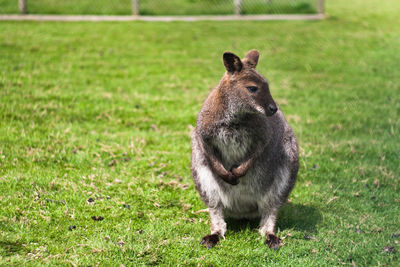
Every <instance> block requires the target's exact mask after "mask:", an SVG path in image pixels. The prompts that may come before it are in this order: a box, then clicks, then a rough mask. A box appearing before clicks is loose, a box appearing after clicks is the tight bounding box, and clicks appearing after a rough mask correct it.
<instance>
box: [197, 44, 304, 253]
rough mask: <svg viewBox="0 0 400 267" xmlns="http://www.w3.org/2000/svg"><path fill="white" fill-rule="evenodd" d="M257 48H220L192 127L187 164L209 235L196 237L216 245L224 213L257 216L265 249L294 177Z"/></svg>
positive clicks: (291, 142)
mask: <svg viewBox="0 0 400 267" xmlns="http://www.w3.org/2000/svg"><path fill="white" fill-rule="evenodd" d="M258 58H259V52H258V51H256V50H252V51H249V52H248V53H247V55H246V57H245V58H244V59H243V60H241V59H240V58H239V57H238V56H236V55H235V54H233V53H230V52H226V53H224V55H223V62H224V65H225V68H226V73H225V75H224V76H223V77H222V79H221V81H220V83H219V85H218V86H217V87H216V88H215V89H213V90H212V91H211V92H210V94H209V96H208V97H207V99H206V100H205V102H204V104H203V107H202V109H201V111H200V113H199V114H198V116H197V122H196V128H195V130H194V131H193V133H192V161H191V171H192V176H193V180H194V183H195V185H196V189H197V190H198V191H199V193H200V196H201V198H202V200H203V201H204V203H205V204H206V205H207V206H208V208H209V213H210V217H211V234H210V235H206V236H204V237H203V238H202V240H201V244H204V245H205V246H207V247H208V248H211V247H213V246H215V245H216V244H217V243H218V242H219V240H220V237H224V235H225V232H226V222H225V220H224V218H225V217H230V218H249V219H251V218H256V217H261V222H260V229H259V232H260V234H261V235H262V236H263V237H265V238H266V241H265V243H266V244H267V245H268V246H269V247H270V248H272V249H277V248H279V247H280V246H281V239H280V238H279V237H277V236H276V235H275V234H274V231H275V223H276V217H277V213H278V210H279V208H280V207H281V206H282V205H283V204H284V203H285V202H286V200H287V198H288V196H289V193H290V191H291V190H292V189H293V187H294V184H295V182H296V176H297V171H298V168H299V164H298V146H297V140H296V137H295V135H294V133H293V131H292V129H291V128H290V127H289V125H288V123H287V122H286V120H285V118H284V116H283V113H282V111H281V110H280V109H279V108H278V106H277V104H276V103H275V101H274V100H273V98H272V96H271V93H270V91H269V86H268V83H267V81H266V80H265V78H264V77H263V76H262V75H260V74H259V73H258V72H257V71H256V69H255V68H256V66H257V63H258Z"/></svg>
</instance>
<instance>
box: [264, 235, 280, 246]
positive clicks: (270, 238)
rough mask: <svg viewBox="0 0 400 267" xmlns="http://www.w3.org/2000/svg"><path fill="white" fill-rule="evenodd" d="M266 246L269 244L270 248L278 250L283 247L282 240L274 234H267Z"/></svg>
mask: <svg viewBox="0 0 400 267" xmlns="http://www.w3.org/2000/svg"><path fill="white" fill-rule="evenodd" d="M265 244H267V245H268V247H269V248H270V249H273V250H277V249H278V248H280V247H282V246H283V243H282V240H281V239H280V238H279V237H277V236H276V235H274V234H267V238H266V239H265Z"/></svg>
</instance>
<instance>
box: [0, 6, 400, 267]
mask: <svg viewBox="0 0 400 267" xmlns="http://www.w3.org/2000/svg"><path fill="white" fill-rule="evenodd" d="M399 11H400V3H399V1H396V0H391V1H385V2H384V3H383V2H382V1H377V0H376V1H374V0H367V1H366V0H355V1H352V5H350V4H349V2H348V1H345V0H335V1H328V2H327V13H328V14H329V17H328V18H327V19H326V20H323V21H317V22H302V21H297V22H238V21H236V22H235V21H232V22H218V23H217V22H196V23H184V22H174V23H144V22H129V23H114V22H108V23H107V22H104V23H89V22H86V23H64V22H51V23H50V22H46V23H38V22H1V23H0V265H2V266H3V265H45V264H49V265H58V264H61V265H72V264H76V265H79V266H84V265H92V266H94V265H100V266H110V265H113V266H115V265H117V266H118V265H120V264H125V265H133V264H135V265H142V264H145V265H149V264H165V265H166V264H170V265H176V264H179V265H197V264H200V265H209V264H212V265H215V266H225V265H228V266H236V265H251V266H255V265H268V266H271V265H276V266H287V265H289V266H295V265H302V266H310V265H318V266H324V265H342V264H347V265H351V264H356V265H358V266H366V265H374V266H376V265H389V266H396V265H398V262H399V251H400V247H399V245H398V242H399V241H400V239H399V237H397V238H396V237H393V234H396V233H399V232H400V218H399V214H400V194H399V193H400V190H399V175H400V166H399V151H400V138H399V136H400V87H399V84H400V83H399V82H400V68H399V62H400V36H399V32H400V24H399V23H397V20H398V19H397V18H398V14H399ZM253 48H255V49H258V50H260V52H261V59H260V63H259V66H258V69H259V71H260V72H261V73H263V74H265V75H266V77H267V78H268V79H269V81H270V86H271V91H272V95H273V96H274V98H275V99H276V101H277V102H278V103H279V104H280V107H281V109H282V110H283V111H284V112H285V114H286V117H287V118H288V120H289V122H290V124H291V126H292V127H293V129H294V132H295V133H296V134H297V137H298V139H299V142H300V147H301V160H300V163H301V165H300V171H299V178H298V183H297V185H296V187H295V189H294V191H293V192H292V194H291V196H290V203H289V204H288V205H286V206H285V207H284V208H283V209H282V210H281V212H280V215H279V219H278V224H277V226H278V235H279V236H281V237H285V239H284V242H285V243H286V244H285V246H283V247H282V248H281V249H280V250H279V251H270V250H269V249H267V248H266V246H265V245H264V244H263V239H262V238H261V237H260V236H259V234H258V232H257V222H246V221H239V222H237V221H230V223H229V226H228V232H227V234H226V239H225V240H223V241H222V242H221V243H220V244H219V245H217V246H216V247H215V248H214V249H211V250H207V249H205V248H204V247H201V246H200V245H199V241H200V239H201V237H202V236H204V235H205V234H207V233H208V232H209V217H208V214H206V213H196V211H198V210H200V209H204V208H205V206H204V204H202V202H201V201H200V198H199V196H198V194H197V192H196V191H195V188H194V185H193V183H192V181H191V176H190V170H189V163H190V150H191V145H190V137H189V133H190V127H192V126H193V125H194V123H195V117H196V114H197V112H198V111H199V110H200V107H201V104H202V101H203V100H204V98H205V97H206V95H207V94H208V92H209V89H210V88H213V87H214V86H215V85H216V84H217V83H218V81H219V79H220V77H221V76H222V74H223V72H224V67H223V65H222V62H221V57H222V53H223V52H224V51H227V50H230V51H234V52H236V53H237V54H239V55H241V56H243V55H244V54H245V52H247V51H248V50H250V49H253ZM89 198H92V199H93V200H94V202H89V203H87V202H88V199H89ZM124 204H127V205H129V206H126V205H125V207H124V206H123V205H124ZM92 216H102V217H103V218H104V220H102V221H94V220H92V219H91V217H92ZM73 226H75V228H73ZM69 227H71V231H70V230H69ZM391 246H394V247H395V250H396V251H397V252H394V253H387V252H384V251H383V250H384V248H385V247H391Z"/></svg>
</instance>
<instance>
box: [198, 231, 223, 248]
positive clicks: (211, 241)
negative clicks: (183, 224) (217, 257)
mask: <svg viewBox="0 0 400 267" xmlns="http://www.w3.org/2000/svg"><path fill="white" fill-rule="evenodd" d="M218 242H219V236H218V234H212V235H206V236H205V237H203V238H202V239H201V242H200V244H201V245H204V246H206V247H207V248H208V249H210V248H212V247H214V246H215V245H216V244H217V243H218Z"/></svg>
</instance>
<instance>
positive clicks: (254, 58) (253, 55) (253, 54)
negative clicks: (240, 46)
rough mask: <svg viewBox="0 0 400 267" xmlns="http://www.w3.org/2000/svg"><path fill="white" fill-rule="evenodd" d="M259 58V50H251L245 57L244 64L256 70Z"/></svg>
mask: <svg viewBox="0 0 400 267" xmlns="http://www.w3.org/2000/svg"><path fill="white" fill-rule="evenodd" d="M259 57H260V53H259V52H258V51H257V50H251V51H249V52H248V53H247V55H246V56H245V57H244V59H243V63H244V64H246V65H247V66H249V67H251V68H255V67H256V66H257V63H258V58H259Z"/></svg>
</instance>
